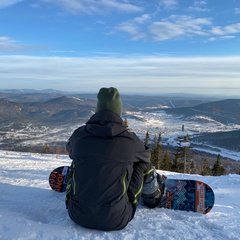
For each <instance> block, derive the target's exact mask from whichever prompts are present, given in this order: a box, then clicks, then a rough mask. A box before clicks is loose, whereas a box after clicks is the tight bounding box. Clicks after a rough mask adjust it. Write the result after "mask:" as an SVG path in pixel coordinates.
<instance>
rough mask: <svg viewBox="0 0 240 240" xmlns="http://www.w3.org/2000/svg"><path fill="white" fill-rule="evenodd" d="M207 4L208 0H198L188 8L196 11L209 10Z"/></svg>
mask: <svg viewBox="0 0 240 240" xmlns="http://www.w3.org/2000/svg"><path fill="white" fill-rule="evenodd" d="M206 6H207V1H202V0H200V1H199V0H198V1H195V2H193V5H192V6H190V7H188V10H190V11H196V12H208V11H209V9H208V8H207V7H206Z"/></svg>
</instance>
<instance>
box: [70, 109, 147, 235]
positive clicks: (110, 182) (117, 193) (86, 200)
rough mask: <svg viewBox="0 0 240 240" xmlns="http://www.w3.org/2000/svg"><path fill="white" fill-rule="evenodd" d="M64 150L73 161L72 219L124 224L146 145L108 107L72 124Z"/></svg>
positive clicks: (105, 226) (101, 225)
mask: <svg viewBox="0 0 240 240" xmlns="http://www.w3.org/2000/svg"><path fill="white" fill-rule="evenodd" d="M67 150H68V152H69V156H70V158H71V159H72V160H73V162H72V171H73V172H72V178H71V179H70V181H69V184H68V187H67V196H66V199H67V208H68V212H69V215H70V217H71V219H72V220H73V221H75V222H76V223H78V224H80V225H81V226H83V227H87V228H94V229H101V230H106V231H108V230H119V229H122V228H124V227H125V226H126V225H127V223H128V222H129V221H130V220H131V219H132V218H133V215H134V210H135V208H134V204H136V201H137V199H138V195H139V194H141V188H142V185H143V173H144V172H145V171H146V166H149V164H150V150H149V149H146V147H145V146H144V144H143V142H142V141H141V140H140V139H139V138H138V137H137V136H136V134H135V133H132V132H129V131H127V130H126V127H125V126H124V125H123V121H122V119H121V118H120V117H119V116H118V115H117V114H115V113H113V112H111V111H100V112H98V113H96V114H94V115H93V116H92V117H91V118H90V120H89V121H88V122H87V123H86V125H84V126H82V127H80V128H78V129H76V130H75V131H74V133H73V134H72V136H71V137H70V139H69V142H68V143H67ZM136 166H137V167H136ZM135 167H136V169H137V170H136V169H135ZM147 168H148V167H147Z"/></svg>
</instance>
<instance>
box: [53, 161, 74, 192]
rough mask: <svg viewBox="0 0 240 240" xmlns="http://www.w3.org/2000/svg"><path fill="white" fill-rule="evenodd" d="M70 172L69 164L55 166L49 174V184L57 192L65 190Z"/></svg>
mask: <svg viewBox="0 0 240 240" xmlns="http://www.w3.org/2000/svg"><path fill="white" fill-rule="evenodd" d="M69 174H70V167H69V166H61V167H58V168H55V169H54V170H53V171H52V172H51V173H50V175H49V186H50V187H51V189H52V190H54V191H56V192H65V191H66V187H67V182H68V178H69Z"/></svg>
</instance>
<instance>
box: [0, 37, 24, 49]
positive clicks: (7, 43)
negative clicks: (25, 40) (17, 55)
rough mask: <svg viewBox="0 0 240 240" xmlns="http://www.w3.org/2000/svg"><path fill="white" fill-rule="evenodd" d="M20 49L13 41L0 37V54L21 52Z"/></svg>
mask: <svg viewBox="0 0 240 240" xmlns="http://www.w3.org/2000/svg"><path fill="white" fill-rule="evenodd" d="M22 48H23V47H22V46H21V45H19V44H18V43H17V42H16V41H15V40H13V39H11V38H9V37H6V36H0V52H1V51H2V52H14V51H18V50H21V49H22Z"/></svg>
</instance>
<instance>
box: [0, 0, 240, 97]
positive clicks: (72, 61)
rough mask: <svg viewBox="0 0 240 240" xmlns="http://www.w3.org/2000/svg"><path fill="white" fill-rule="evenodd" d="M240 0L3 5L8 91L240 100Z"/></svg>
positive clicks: (0, 67) (0, 57) (25, 0)
mask: <svg viewBox="0 0 240 240" xmlns="http://www.w3.org/2000/svg"><path fill="white" fill-rule="evenodd" d="M239 79H240V0H204V1H201V0H71V1H69V0H1V1H0V81H1V85H0V88H11V89H13V88H34V89H47V88H53V89H58V90H67V91H84V92H97V91H98V90H99V88H101V87H108V86H115V87H117V88H119V90H120V91H121V92H124V93H154V94H161V93H183V92H186V93H200V94H211V95H215V94H218V95H219V94H220V95H223V94H224V95H230V96H231V95H232V96H233V95H238V96H240V81H239Z"/></svg>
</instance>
